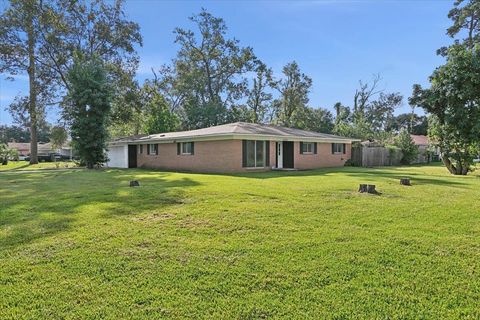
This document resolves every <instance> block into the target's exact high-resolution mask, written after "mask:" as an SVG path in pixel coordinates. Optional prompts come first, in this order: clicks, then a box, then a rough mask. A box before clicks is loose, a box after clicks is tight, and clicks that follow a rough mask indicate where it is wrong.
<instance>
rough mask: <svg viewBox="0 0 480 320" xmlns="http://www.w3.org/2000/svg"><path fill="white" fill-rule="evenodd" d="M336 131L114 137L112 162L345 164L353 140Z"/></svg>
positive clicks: (232, 128)
mask: <svg viewBox="0 0 480 320" xmlns="http://www.w3.org/2000/svg"><path fill="white" fill-rule="evenodd" d="M354 141H359V140H357V139H350V138H345V137H340V136H336V135H331V134H323V133H318V132H311V131H305V130H298V129H292V128H285V127H279V126H271V125H260V124H253V123H244V122H236V123H230V124H225V125H220V126H215V127H210V128H204V129H198V130H191V131H181V132H169V133H160V134H153V135H144V136H133V137H127V138H122V139H117V140H114V141H111V142H110V144H109V150H108V158H109V161H108V162H107V166H109V167H119V168H136V167H142V168H159V169H166V170H179V171H197V172H249V171H266V170H272V169H298V170H304V169H315V168H322V167H340V166H343V165H344V164H345V162H346V161H347V160H348V159H350V155H351V145H352V142H354Z"/></svg>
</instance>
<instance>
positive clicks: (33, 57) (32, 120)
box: [0, 0, 52, 164]
mask: <svg viewBox="0 0 480 320" xmlns="http://www.w3.org/2000/svg"><path fill="white" fill-rule="evenodd" d="M40 6H41V2H39V1H36V0H12V1H10V6H9V7H7V8H6V10H5V11H4V12H3V13H2V14H1V15H0V72H2V73H7V74H10V75H17V74H21V73H26V74H27V75H28V79H29V94H28V97H18V98H17V99H16V101H15V102H14V104H13V105H12V107H13V108H14V110H15V108H16V109H18V110H19V111H21V112H22V114H26V116H24V119H23V120H24V121H26V122H28V127H29V129H30V139H31V140H30V151H31V153H30V163H31V164H35V163H38V158H37V128H38V118H39V117H43V114H44V104H40V105H39V103H38V102H39V96H41V97H42V98H43V99H41V101H42V102H46V101H50V99H51V95H48V91H49V89H50V88H51V86H52V78H51V73H50V72H49V71H50V70H49V68H48V66H45V65H44V64H42V63H41V61H38V58H39V56H40V51H41V50H42V40H41V39H39V30H40V28H41V21H42V19H43V18H44V15H43V14H42V11H41V10H40V9H41V8H40Z"/></svg>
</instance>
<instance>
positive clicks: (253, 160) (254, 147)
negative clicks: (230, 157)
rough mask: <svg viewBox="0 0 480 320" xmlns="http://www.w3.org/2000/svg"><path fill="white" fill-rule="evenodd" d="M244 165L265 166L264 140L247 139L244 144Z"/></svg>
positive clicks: (252, 166) (250, 166)
mask: <svg viewBox="0 0 480 320" xmlns="http://www.w3.org/2000/svg"><path fill="white" fill-rule="evenodd" d="M245 152H246V155H244V156H246V166H247V167H248V168H263V167H265V163H266V161H265V155H266V152H265V141H256V140H247V141H246V146H245Z"/></svg>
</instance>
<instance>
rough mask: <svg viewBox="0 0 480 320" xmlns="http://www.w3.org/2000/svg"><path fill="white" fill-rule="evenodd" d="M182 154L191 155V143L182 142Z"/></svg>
mask: <svg viewBox="0 0 480 320" xmlns="http://www.w3.org/2000/svg"><path fill="white" fill-rule="evenodd" d="M182 154H193V142H182Z"/></svg>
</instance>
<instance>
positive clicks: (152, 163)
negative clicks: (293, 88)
mask: <svg viewBox="0 0 480 320" xmlns="http://www.w3.org/2000/svg"><path fill="white" fill-rule="evenodd" d="M275 146H276V145H275V142H274V141H270V167H269V168H263V169H262V168H256V169H246V168H243V167H242V140H219V141H196V142H195V148H194V150H195V152H194V155H177V144H176V143H165V144H159V145H158V155H147V145H144V146H143V153H142V154H140V153H139V154H138V155H137V165H138V167H144V168H159V169H167V170H179V171H197V172H247V171H262V170H269V169H270V168H271V167H273V166H275V160H276V158H275V156H276V154H275V152H276V149H275ZM299 148H300V143H299V142H295V143H294V162H295V168H297V169H301V170H303V169H314V168H321V167H337V166H343V164H344V162H345V161H346V159H349V158H350V150H351V149H350V145H349V144H347V153H346V154H340V155H332V154H331V153H332V152H331V144H329V143H319V144H318V152H317V154H314V155H307V154H300V149H299ZM137 151H138V150H137Z"/></svg>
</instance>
